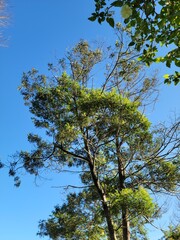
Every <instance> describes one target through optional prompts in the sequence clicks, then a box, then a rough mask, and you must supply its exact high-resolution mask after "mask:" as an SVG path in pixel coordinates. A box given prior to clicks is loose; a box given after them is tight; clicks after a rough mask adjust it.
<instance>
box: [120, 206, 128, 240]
mask: <svg viewBox="0 0 180 240" xmlns="http://www.w3.org/2000/svg"><path fill="white" fill-rule="evenodd" d="M122 229H123V240H130V226H129V220H128V210H127V209H126V208H125V209H122Z"/></svg>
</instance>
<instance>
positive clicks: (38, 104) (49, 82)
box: [10, 41, 179, 240]
mask: <svg viewBox="0 0 180 240" xmlns="http://www.w3.org/2000/svg"><path fill="white" fill-rule="evenodd" d="M116 45H117V46H118V47H117V46H116V47H115V50H116V49H117V48H118V49H120V48H119V42H117V43H116ZM123 49H124V48H123ZM123 49H122V51H120V50H119V52H116V51H113V52H112V51H111V54H110V55H109V58H108V59H109V60H110V62H111V63H113V65H110V67H108V69H107V72H106V75H105V76H106V77H105V80H104V81H102V82H101V81H100V82H97V83H96V85H95V83H94V80H93V78H92V77H91V73H93V67H94V66H95V65H96V64H97V63H98V62H100V61H101V60H102V51H101V50H100V49H94V50H92V49H91V48H90V47H89V44H88V43H87V42H85V41H81V42H80V43H79V44H77V45H76V46H75V47H74V48H73V49H72V51H70V52H69V53H67V57H66V59H61V60H60V61H59V67H60V66H61V68H59V67H54V66H53V65H52V64H49V70H50V71H51V75H50V76H45V75H42V74H39V73H38V71H37V70H35V69H32V71H29V72H28V73H24V75H23V78H22V84H21V87H20V91H21V94H22V95H23V97H24V101H25V104H26V105H27V106H28V107H29V110H30V112H31V113H32V114H33V116H34V117H33V118H32V120H33V122H34V125H35V126H36V127H37V128H43V129H44V130H45V134H46V137H45V136H42V137H41V136H39V135H38V134H32V133H30V134H29V135H28V141H29V142H30V143H32V144H33V146H34V149H33V150H32V151H30V152H28V151H21V152H19V153H18V154H17V156H16V159H15V161H14V162H12V163H11V169H10V175H12V176H14V177H15V181H16V184H19V179H18V178H17V176H16V170H17V169H19V168H20V167H23V168H24V169H25V170H26V171H27V172H29V173H30V174H34V175H36V176H37V175H39V174H40V170H41V169H44V168H47V169H56V170H58V171H63V169H64V167H68V168H71V167H74V168H77V170H78V171H79V170H80V169H81V170H82V173H81V174H80V178H81V181H82V187H84V188H85V189H86V190H83V191H82V192H79V193H77V194H76V195H75V194H70V195H69V196H68V198H67V203H65V204H64V205H63V206H62V207H57V208H56V209H55V211H54V213H53V216H52V218H50V219H49V220H48V221H47V222H42V223H41V225H40V227H41V230H42V231H40V233H39V234H40V235H44V234H46V235H49V236H50V237H51V238H53V239H56V238H57V237H61V238H64V239H84V236H85V235H86V234H88V235H89V236H91V237H92V239H93V238H95V239H96V238H97V237H98V238H99V237H100V236H102V237H104V238H109V239H111V240H115V239H120V237H121V238H122V239H123V240H129V239H130V235H132V236H133V231H134V233H135V235H134V236H135V237H137V234H138V233H139V234H141V235H144V230H143V229H140V224H141V225H143V224H145V223H147V222H151V221H152V220H153V219H154V218H155V217H156V216H158V206H157V204H156V203H154V201H153V199H152V196H151V195H150V193H172V194H175V193H176V192H177V188H178V178H179V171H178V170H179V169H178V167H179V159H178V156H179V155H178V148H179V137H178V136H179V122H176V123H175V124H173V125H172V126H171V127H170V128H166V127H165V126H163V125H162V126H160V127H157V128H156V129H150V122H149V121H148V119H147V118H146V117H145V116H144V114H143V113H142V112H141V111H140V110H139V108H141V109H142V106H143V105H144V104H143V99H144V98H143V96H145V95H146V96H148V95H149V94H150V92H151V90H152V89H153V88H154V87H155V86H156V84H155V82H156V81H155V79H154V78H152V79H151V78H145V79H143V80H142V79H139V76H140V75H139V74H138V73H139V71H141V69H142V66H141V65H140V63H139V62H138V61H136V60H134V59H133V52H132V50H131V48H129V47H128V48H127V49H126V51H123ZM135 55H136V53H135ZM66 60H68V63H69V64H67V63H66ZM106 63H107V61H106ZM135 67H136V68H135ZM65 69H66V70H67V71H66V72H65ZM127 69H128V70H129V72H128V74H127ZM68 71H69V72H70V74H69V75H68V74H67V72H68ZM98 85H99V86H98ZM75 199H76V200H77V202H76V203H75ZM90 202H92V204H90V205H89V203H90ZM73 204H75V205H74V208H73V209H72V205H73ZM77 213H78V214H79V215H77ZM88 214H89V216H88V218H86V217H87V215H88ZM79 216H81V217H82V218H81V220H80V219H79ZM72 219H73V221H72ZM85 219H86V221H85ZM92 222H93V224H92ZM67 224H69V227H67ZM130 226H131V229H130ZM66 227H67V228H66ZM72 229H73V232H72ZM103 229H104V230H103ZM69 231H70V232H69ZM72 234H73V235H72ZM86 236H87V235H86ZM134 239H136V238H134ZM144 239H146V238H145V237H144Z"/></svg>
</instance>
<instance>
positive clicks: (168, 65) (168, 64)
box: [166, 60, 171, 68]
mask: <svg viewBox="0 0 180 240" xmlns="http://www.w3.org/2000/svg"><path fill="white" fill-rule="evenodd" d="M166 66H167V67H168V68H170V67H171V61H170V60H167V61H166Z"/></svg>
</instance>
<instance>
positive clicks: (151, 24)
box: [89, 0, 180, 85]
mask: <svg viewBox="0 0 180 240" xmlns="http://www.w3.org/2000/svg"><path fill="white" fill-rule="evenodd" d="M94 1H95V12H94V13H92V16H91V17H90V18H89V20H91V21H95V20H98V22H99V23H102V22H104V21H107V22H108V23H109V24H110V26H111V27H114V26H115V23H114V22H115V20H114V13H115V12H116V11H113V10H114V9H115V8H118V9H119V8H121V15H122V17H123V18H124V23H125V25H126V26H127V27H128V28H130V29H131V42H130V43H129V45H135V48H136V50H137V51H141V52H142V56H141V60H143V61H144V62H145V63H146V64H148V65H150V64H151V63H152V62H163V63H166V66H167V67H169V68H170V67H171V65H172V64H175V65H176V66H177V67H179V66H180V60H179V55H180V50H179V38H180V31H179V12H180V2H179V1H176V0H171V1H170V0H169V1H167V0H150V1H149V0H138V1H137V0H115V1H114V0H111V1H106V0H94ZM158 46H159V47H160V46H166V47H167V48H169V49H170V50H169V49H168V50H169V51H168V52H167V53H165V54H164V56H159V55H158V51H159V49H158ZM165 52H166V51H165ZM164 77H165V83H168V84H169V83H171V82H172V81H173V82H174V84H175V85H176V84H178V83H179V81H180V74H179V73H178V72H177V71H175V73H174V75H168V74H166V75H165V76H164Z"/></svg>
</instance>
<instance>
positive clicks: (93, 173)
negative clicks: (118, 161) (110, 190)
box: [89, 163, 117, 240]
mask: <svg viewBox="0 0 180 240" xmlns="http://www.w3.org/2000/svg"><path fill="white" fill-rule="evenodd" d="M89 168H90V171H91V176H92V179H93V182H94V185H95V186H96V189H97V191H98V193H99V196H100V198H101V200H102V207H103V210H104V215H105V217H106V222H107V226H108V232H109V238H110V240H117V238H116V233H115V230H114V226H113V220H112V218H111V214H110V210H109V207H108V204H107V199H106V195H105V192H104V190H103V188H102V186H101V184H100V182H99V179H98V177H97V174H96V171H95V168H94V165H93V164H92V163H89Z"/></svg>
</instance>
